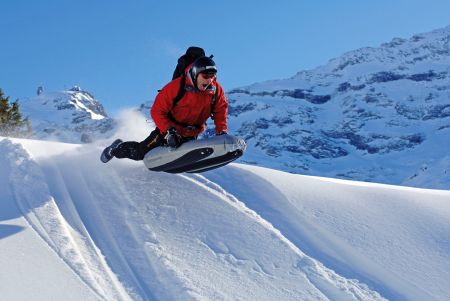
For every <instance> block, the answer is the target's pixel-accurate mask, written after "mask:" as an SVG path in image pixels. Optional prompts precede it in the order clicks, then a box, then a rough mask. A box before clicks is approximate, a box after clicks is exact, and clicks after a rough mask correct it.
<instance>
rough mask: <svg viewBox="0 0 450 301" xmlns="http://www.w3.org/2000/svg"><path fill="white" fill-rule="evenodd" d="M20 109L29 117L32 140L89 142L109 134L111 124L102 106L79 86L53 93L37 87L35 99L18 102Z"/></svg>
mask: <svg viewBox="0 0 450 301" xmlns="http://www.w3.org/2000/svg"><path fill="white" fill-rule="evenodd" d="M21 110H22V113H23V115H25V116H29V119H30V122H31V126H32V128H33V131H34V136H35V138H40V139H56V140H59V141H63V142H73V143H78V142H90V141H92V140H93V139H94V137H98V136H99V135H103V134H105V133H107V132H109V131H110V130H111V129H112V125H113V123H114V122H113V121H112V119H110V118H109V117H108V115H107V114H106V112H105V109H104V107H103V105H102V104H101V103H100V102H99V101H97V100H96V99H95V98H94V96H93V95H92V94H91V93H89V92H88V91H85V90H82V89H81V88H80V87H79V86H74V87H72V88H70V89H68V90H63V91H57V92H47V91H45V90H44V88H43V87H42V86H40V87H38V89H37V96H35V97H31V98H29V99H27V100H26V101H24V102H23V103H21Z"/></svg>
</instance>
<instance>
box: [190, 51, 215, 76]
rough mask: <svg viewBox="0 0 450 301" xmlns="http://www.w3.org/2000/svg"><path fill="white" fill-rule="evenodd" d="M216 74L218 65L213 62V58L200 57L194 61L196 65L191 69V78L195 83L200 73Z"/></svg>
mask: <svg viewBox="0 0 450 301" xmlns="http://www.w3.org/2000/svg"><path fill="white" fill-rule="evenodd" d="M202 72H203V73H216V72H217V68H216V63H214V61H213V60H212V58H210V57H207V56H202V57H199V58H198V59H196V60H195V61H194V64H193V65H192V67H191V76H192V79H193V80H194V81H196V80H197V76H198V75H199V74H200V73H202Z"/></svg>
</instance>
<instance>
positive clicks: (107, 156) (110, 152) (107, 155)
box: [100, 139, 123, 163]
mask: <svg viewBox="0 0 450 301" xmlns="http://www.w3.org/2000/svg"><path fill="white" fill-rule="evenodd" d="M122 142H123V141H122V140H121V139H117V140H116V141H114V142H113V143H112V144H111V145H110V146H108V147H107V148H105V149H104V150H103V153H102V155H101V156H100V160H101V161H102V162H103V163H106V162H108V161H109V160H111V159H112V158H113V157H114V150H115V149H116V148H117V147H118V146H119V145H120V144H121V143H122Z"/></svg>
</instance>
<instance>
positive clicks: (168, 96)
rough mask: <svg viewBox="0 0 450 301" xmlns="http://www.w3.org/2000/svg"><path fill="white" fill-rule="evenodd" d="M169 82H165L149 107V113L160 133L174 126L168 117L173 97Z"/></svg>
mask: <svg viewBox="0 0 450 301" xmlns="http://www.w3.org/2000/svg"><path fill="white" fill-rule="evenodd" d="M171 83H172V82H171ZM171 83H169V84H167V85H166V86H165V87H164V88H163V89H162V90H161V91H160V92H159V93H158V95H157V96H156V98H155V102H154V103H153V106H152V108H151V109H150V115H151V117H152V119H153V121H154V122H155V125H156V126H157V127H158V128H159V130H160V131H161V133H165V132H167V130H168V129H169V128H170V127H172V126H174V125H173V123H172V121H170V119H169V118H168V114H169V112H170V111H171V110H172V106H173V99H174V97H175V96H172V94H173V93H171V92H172V91H171V86H173V85H171Z"/></svg>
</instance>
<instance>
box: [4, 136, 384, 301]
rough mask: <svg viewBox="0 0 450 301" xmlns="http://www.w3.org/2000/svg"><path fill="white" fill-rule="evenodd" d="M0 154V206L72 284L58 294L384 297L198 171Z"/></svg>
mask: <svg viewBox="0 0 450 301" xmlns="http://www.w3.org/2000/svg"><path fill="white" fill-rule="evenodd" d="M0 149H1V150H2V152H3V153H4V154H5V153H6V156H5V157H4V158H3V159H2V161H1V165H2V168H8V169H9V171H8V172H6V173H5V172H3V173H1V175H2V179H1V180H2V183H8V192H9V194H10V199H9V198H8V197H6V196H5V195H6V194H5V193H2V194H1V196H2V203H4V202H8V201H9V202H12V201H13V202H14V204H15V206H16V207H17V208H18V210H19V211H20V215H21V218H24V219H25V220H26V222H27V224H28V225H25V224H24V226H23V227H24V228H27V229H28V228H31V229H32V231H33V232H34V233H36V235H35V237H34V239H35V240H36V238H39V239H40V240H41V241H43V242H45V244H46V245H47V246H48V248H47V250H46V252H49V251H51V252H53V253H54V255H55V256H54V259H53V261H54V262H57V263H58V264H62V265H64V266H65V267H66V268H69V269H70V271H71V272H72V274H73V275H75V277H74V278H75V279H77V280H79V281H78V284H77V285H73V286H72V287H68V288H66V293H67V294H68V295H71V294H73V292H74V291H76V290H79V286H82V287H84V288H85V291H86V292H88V293H86V294H88V295H89V296H88V297H85V298H80V299H82V300H87V299H89V298H91V299H94V300H95V299H100V300H102V299H104V300H384V298H383V297H381V296H380V294H378V293H377V292H376V291H374V290H371V289H369V288H368V287H367V286H366V285H364V284H362V283H360V282H358V281H357V280H353V279H347V278H344V277H342V276H340V275H338V274H336V273H335V272H334V271H332V270H331V269H329V268H327V267H325V266H324V265H323V264H322V263H321V262H319V261H317V260H315V259H314V258H311V257H309V256H307V255H305V254H304V253H303V252H302V250H301V249H300V248H299V247H298V246H297V245H295V244H294V243H292V242H291V241H290V240H289V239H287V238H286V237H285V236H284V235H283V234H282V233H281V232H280V231H278V230H277V229H276V228H274V227H273V226H272V224H270V223H269V222H267V220H266V219H264V218H263V217H261V216H260V215H259V214H258V213H256V212H255V211H254V210H252V209H250V208H248V207H247V206H246V205H245V204H244V203H242V202H241V201H240V200H238V199H237V198H236V197H234V196H233V195H231V194H229V193H227V192H226V191H224V190H222V189H221V188H220V187H219V186H217V185H216V184H214V183H212V182H210V181H208V180H206V179H205V178H202V177H195V176H186V175H171V174H164V173H154V172H149V171H148V170H146V169H145V167H144V166H143V165H142V164H141V162H132V161H128V160H122V161H119V160H113V161H111V162H110V163H109V164H102V163H100V162H99V160H98V155H99V148H97V147H95V146H92V145H90V146H89V145H88V146H77V145H68V144H60V143H50V142H42V141H32V140H15V141H14V143H12V142H11V141H9V140H3V141H0ZM8 221H9V219H8V217H4V218H3V219H2V223H3V222H8ZM0 229H1V228H0ZM3 232H7V231H3ZM10 232H11V233H10V235H9V236H8V238H10V237H14V236H17V235H19V234H18V233H20V232H19V231H17V233H16V232H14V231H10ZM22 232H24V231H22ZM24 243H26V241H24ZM36 251H39V250H37V249H36ZM39 252H40V251H39ZM2 265H3V264H2ZM55 265H56V263H55ZM10 270H11V271H10V273H11V274H14V273H15V271H14V269H12V268H11V269H10ZM27 277H32V276H31V275H26V276H25V278H27ZM48 291H49V292H51V288H48ZM17 294H18V296H17V297H18V298H17V299H20V291H19V290H18V291H17ZM33 299H34V300H48V298H47V296H44V295H40V292H39V291H36V292H35V296H34V298H33Z"/></svg>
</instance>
